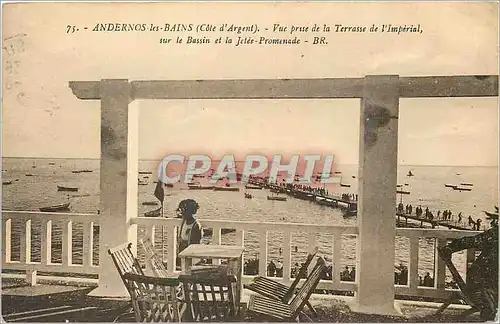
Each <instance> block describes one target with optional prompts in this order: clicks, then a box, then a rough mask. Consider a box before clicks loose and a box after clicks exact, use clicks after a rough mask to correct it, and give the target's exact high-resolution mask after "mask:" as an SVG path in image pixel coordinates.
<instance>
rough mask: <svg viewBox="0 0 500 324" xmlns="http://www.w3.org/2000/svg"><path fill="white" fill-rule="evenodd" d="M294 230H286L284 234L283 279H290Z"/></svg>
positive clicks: (286, 280) (287, 280)
mask: <svg viewBox="0 0 500 324" xmlns="http://www.w3.org/2000/svg"><path fill="white" fill-rule="evenodd" d="M291 243H292V232H290V231H288V230H286V231H285V232H284V235H283V281H284V282H289V281H290V269H291V265H292V249H291Z"/></svg>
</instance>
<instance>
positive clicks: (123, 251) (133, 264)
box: [108, 243, 144, 293]
mask: <svg viewBox="0 0 500 324" xmlns="http://www.w3.org/2000/svg"><path fill="white" fill-rule="evenodd" d="M108 253H109V255H110V256H111V259H113V263H114V264H115V267H116V270H118V273H119V274H120V277H121V278H122V281H123V284H124V285H125V287H127V283H126V282H125V280H124V279H123V275H125V274H126V273H133V274H138V275H144V272H143V271H142V268H141V265H140V264H139V261H137V259H136V257H135V256H134V254H133V253H132V243H124V244H122V245H119V246H117V247H114V248H111V249H109V250H108ZM127 288H128V287H127ZM129 293H130V291H129Z"/></svg>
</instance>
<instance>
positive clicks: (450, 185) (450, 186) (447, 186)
mask: <svg viewBox="0 0 500 324" xmlns="http://www.w3.org/2000/svg"><path fill="white" fill-rule="evenodd" d="M444 186H445V187H446V188H456V187H457V186H456V185H452V184H449V183H447V184H445V185H444Z"/></svg>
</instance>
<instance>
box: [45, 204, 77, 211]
mask: <svg viewBox="0 0 500 324" xmlns="http://www.w3.org/2000/svg"><path fill="white" fill-rule="evenodd" d="M70 204H71V202H67V203H64V204H58V205H53V206H48V207H41V208H40V211H42V212H58V211H65V210H68V209H69V205H70Z"/></svg>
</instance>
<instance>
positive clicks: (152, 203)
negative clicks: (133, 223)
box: [142, 201, 158, 206]
mask: <svg viewBox="0 0 500 324" xmlns="http://www.w3.org/2000/svg"><path fill="white" fill-rule="evenodd" d="M142 205H143V206H156V205H158V202H157V201H144V202H143V203H142Z"/></svg>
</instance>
